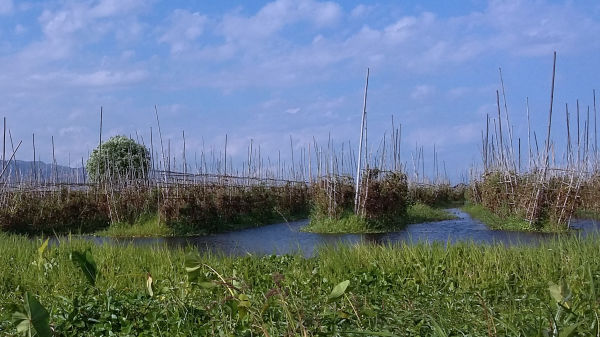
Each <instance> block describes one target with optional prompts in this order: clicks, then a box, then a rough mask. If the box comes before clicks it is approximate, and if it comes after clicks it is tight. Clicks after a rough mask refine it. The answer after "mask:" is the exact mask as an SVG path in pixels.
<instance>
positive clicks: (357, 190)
mask: <svg viewBox="0 0 600 337" xmlns="http://www.w3.org/2000/svg"><path fill="white" fill-rule="evenodd" d="M368 89H369V68H367V79H366V82H365V96H364V100H363V112H362V118H361V123H360V140H359V142H358V163H357V165H356V187H355V191H354V193H355V194H354V213H356V214H358V205H359V199H360V169H361V167H360V165H361V160H362V145H363V136H364V131H365V120H366V118H367V92H368Z"/></svg>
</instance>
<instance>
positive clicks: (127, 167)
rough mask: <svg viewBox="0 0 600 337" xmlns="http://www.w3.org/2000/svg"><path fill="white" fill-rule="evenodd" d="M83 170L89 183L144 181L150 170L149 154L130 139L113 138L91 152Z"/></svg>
mask: <svg viewBox="0 0 600 337" xmlns="http://www.w3.org/2000/svg"><path fill="white" fill-rule="evenodd" d="M85 168H86V170H87V174H88V179H89V180H90V181H91V182H98V181H104V180H115V179H145V178H146V177H147V175H148V170H149V169H150V152H149V151H148V149H147V148H146V147H145V146H143V145H141V144H138V143H136V142H135V141H134V140H133V139H131V138H128V137H125V136H114V137H111V138H110V139H109V140H107V141H106V142H104V143H102V144H100V145H99V146H98V147H97V148H95V149H94V151H92V154H91V155H90V158H89V159H88V161H87V164H86V167H85Z"/></svg>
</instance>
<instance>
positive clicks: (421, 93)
mask: <svg viewBox="0 0 600 337" xmlns="http://www.w3.org/2000/svg"><path fill="white" fill-rule="evenodd" d="M433 93H435V87H434V86H432V85H427V84H421V85H417V86H416V87H415V88H414V89H413V91H412V92H411V93H410V97H411V98H412V99H416V100H422V99H425V98H427V97H430V96H431V95H432V94H433Z"/></svg>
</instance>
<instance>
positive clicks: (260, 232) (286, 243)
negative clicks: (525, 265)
mask: <svg viewBox="0 0 600 337" xmlns="http://www.w3.org/2000/svg"><path fill="white" fill-rule="evenodd" d="M450 212H452V213H453V214H455V215H456V216H457V217H458V219H455V220H447V221H439V222H433V223H421V224H415V225H409V226H407V227H406V228H404V229H403V230H401V231H398V232H393V233H383V234H315V233H305V232H302V231H301V230H300V229H301V228H302V227H303V226H305V225H306V224H307V223H308V220H303V221H296V222H291V223H283V224H275V225H269V226H263V227H259V228H251V229H245V230H241V231H236V232H230V233H221V234H213V235H207V236H199V237H169V238H131V239H112V238H103V237H86V238H88V239H90V240H94V241H96V242H98V243H109V244H127V243H134V244H136V245H156V244H160V245H166V246H167V247H186V246H190V245H191V246H194V247H197V249H198V250H200V251H204V252H206V251H211V252H219V253H224V254H229V255H244V254H258V255H262V254H287V253H296V252H300V253H301V254H303V255H305V256H307V257H308V256H312V255H314V253H315V251H316V249H317V247H319V246H321V245H338V244H356V243H360V242H368V243H373V244H385V243H395V242H406V243H416V242H428V243H432V242H450V243H453V242H460V241H472V242H475V243H488V244H489V243H502V244H506V245H516V244H535V243H537V242H540V241H541V240H547V239H548V238H551V237H553V236H557V235H558V234H548V233H530V232H511V231H494V230H490V229H488V228H487V227H486V226H485V225H484V224H483V223H481V222H479V221H476V220H474V219H472V218H471V217H470V216H469V215H467V214H466V213H464V212H462V211H461V210H459V209H451V210H450ZM571 225H572V227H573V228H575V229H576V230H575V231H573V232H572V233H570V234H560V235H587V234H589V233H592V232H596V231H597V230H598V222H596V221H593V220H581V219H576V220H573V221H572V223H571Z"/></svg>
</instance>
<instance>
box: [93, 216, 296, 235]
mask: <svg viewBox="0 0 600 337" xmlns="http://www.w3.org/2000/svg"><path fill="white" fill-rule="evenodd" d="M307 216H308V215H307V214H297V215H292V216H287V217H285V216H282V215H278V216H273V217H268V218H260V219H259V218H256V217H251V216H241V217H239V219H238V221H236V223H229V224H219V226H217V228H211V229H210V230H208V229H207V230H204V231H202V230H198V229H195V228H191V227H190V226H186V225H179V224H174V225H173V226H169V225H167V224H165V223H164V222H163V221H161V220H160V219H159V217H158V215H157V214H145V215H143V216H141V217H140V218H139V219H138V220H137V221H136V222H135V223H133V224H129V223H126V222H124V223H113V224H111V225H110V226H109V227H108V228H107V229H104V230H101V231H97V232H95V233H94V235H96V236H108V237H116V238H128V237H168V236H199V235H208V234H213V233H220V232H229V231H236V230H242V229H246V228H252V227H260V226H264V225H269V224H274V223H280V222H287V221H295V220H300V219H306V218H307Z"/></svg>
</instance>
